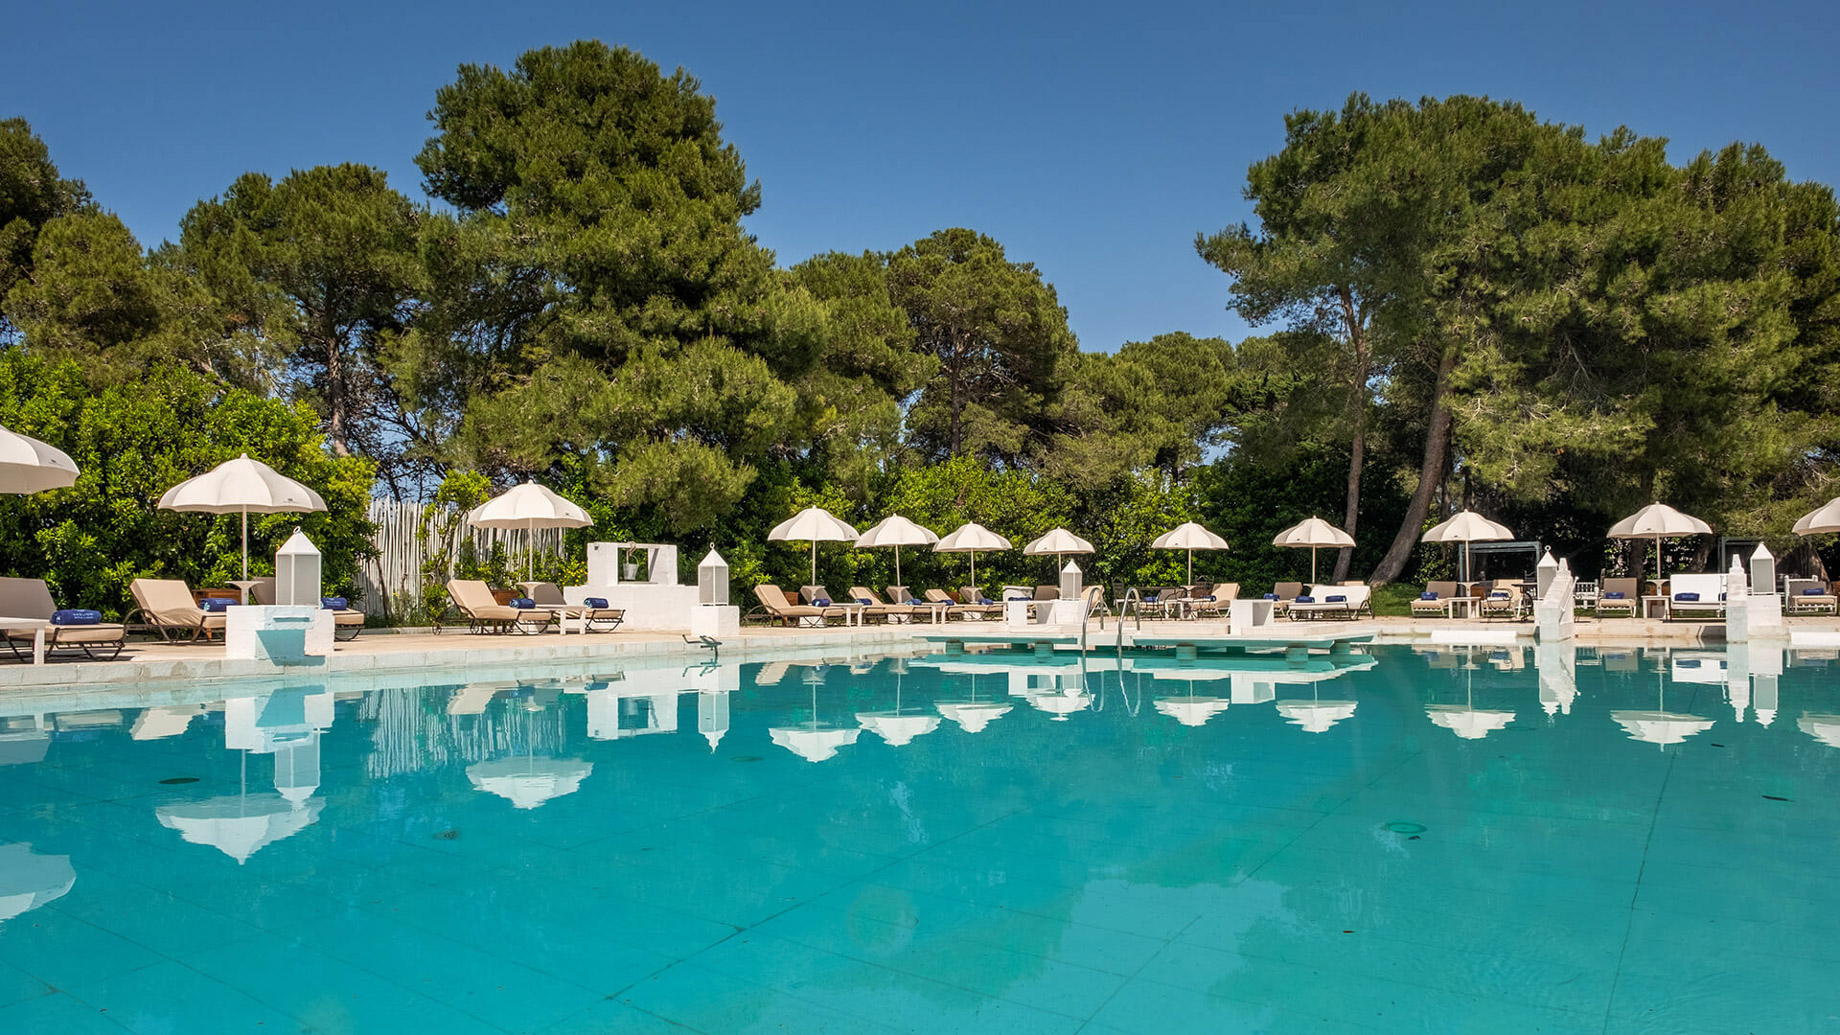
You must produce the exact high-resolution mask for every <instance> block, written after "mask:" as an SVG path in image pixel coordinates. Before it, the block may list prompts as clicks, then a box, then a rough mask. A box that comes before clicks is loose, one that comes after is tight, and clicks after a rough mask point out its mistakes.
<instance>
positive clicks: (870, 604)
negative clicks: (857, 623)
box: [856, 597, 875, 607]
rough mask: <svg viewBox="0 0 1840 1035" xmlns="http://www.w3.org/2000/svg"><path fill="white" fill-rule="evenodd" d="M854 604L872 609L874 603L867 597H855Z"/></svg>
mask: <svg viewBox="0 0 1840 1035" xmlns="http://www.w3.org/2000/svg"><path fill="white" fill-rule="evenodd" d="M856 602H857V603H859V604H861V605H862V606H864V607H873V606H874V605H875V601H873V600H870V599H869V598H868V597H857V598H856Z"/></svg>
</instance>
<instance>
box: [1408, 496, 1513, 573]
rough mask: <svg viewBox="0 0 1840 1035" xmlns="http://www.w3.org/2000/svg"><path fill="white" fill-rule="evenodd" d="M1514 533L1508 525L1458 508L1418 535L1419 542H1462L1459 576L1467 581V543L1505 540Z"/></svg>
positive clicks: (1510, 537)
mask: <svg viewBox="0 0 1840 1035" xmlns="http://www.w3.org/2000/svg"><path fill="white" fill-rule="evenodd" d="M1513 538H1514V533H1513V532H1510V531H1509V530H1508V526H1507V525H1504V524H1501V523H1499V522H1495V521H1490V520H1489V519H1488V518H1485V517H1483V516H1482V515H1481V514H1478V513H1476V512H1475V511H1473V510H1460V511H1458V512H1457V513H1455V514H1453V515H1451V516H1450V518H1449V519H1448V520H1445V521H1441V522H1439V523H1437V524H1435V525H1432V526H1431V527H1430V528H1429V529H1428V530H1426V532H1425V534H1424V535H1422V536H1419V537H1418V540H1419V542H1421V543H1462V544H1463V571H1462V573H1461V578H1462V580H1463V581H1465V582H1467V581H1469V544H1471V543H1493V542H1505V541H1506V540H1509V539H1513Z"/></svg>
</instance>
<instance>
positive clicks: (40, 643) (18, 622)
mask: <svg viewBox="0 0 1840 1035" xmlns="http://www.w3.org/2000/svg"><path fill="white" fill-rule="evenodd" d="M50 624H51V623H50V621H48V620H46V619H43V618H0V629H30V630H32V664H34V665H43V664H44V663H45V627H46V626H48V625H50Z"/></svg>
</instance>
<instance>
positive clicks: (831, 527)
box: [767, 507, 857, 585]
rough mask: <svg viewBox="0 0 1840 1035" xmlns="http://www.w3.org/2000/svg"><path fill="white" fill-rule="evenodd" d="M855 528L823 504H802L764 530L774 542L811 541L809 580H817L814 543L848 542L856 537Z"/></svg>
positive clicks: (816, 556) (816, 544) (816, 552)
mask: <svg viewBox="0 0 1840 1035" xmlns="http://www.w3.org/2000/svg"><path fill="white" fill-rule="evenodd" d="M856 536H857V532H856V529H854V528H852V527H851V526H850V525H849V523H848V522H846V521H844V520H843V519H841V518H839V517H837V516H836V515H835V514H832V513H831V512H830V511H828V510H825V509H824V508H823V507H806V508H805V509H804V510H801V511H799V512H798V513H797V514H794V515H792V516H791V517H789V518H787V519H786V520H784V521H781V522H780V523H779V524H777V525H774V526H773V531H771V532H768V533H767V538H768V539H772V540H775V541H777V542H787V541H796V542H804V541H806V540H810V541H811V581H812V584H813V585H816V584H817V582H818V544H819V543H821V542H824V543H848V542H855V541H856Z"/></svg>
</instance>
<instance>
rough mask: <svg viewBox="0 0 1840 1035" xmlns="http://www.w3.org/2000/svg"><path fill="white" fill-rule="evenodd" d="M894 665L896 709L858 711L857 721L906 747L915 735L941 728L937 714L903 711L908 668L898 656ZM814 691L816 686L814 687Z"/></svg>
mask: <svg viewBox="0 0 1840 1035" xmlns="http://www.w3.org/2000/svg"><path fill="white" fill-rule="evenodd" d="M893 666H894V711H891V712H857V713H856V721H857V722H860V723H862V728H863V729H866V730H869V731H871V732H873V733H874V734H875V735H876V736H878V737H880V738H882V740H884V741H886V742H887V744H888V746H890V747H904V746H905V745H907V744H909V743H911V742H912V741H913V739H914V738H915V737H919V736H924V735H926V734H928V733H931V732H933V731H934V730H936V729H938V728H939V716H937V715H906V714H903V713H902V711H901V673H902V672H904V671H905V670H906V668H907V665H906V663H905V661H904V660H903V659H901V658H896V659H894V661H893ZM813 689H814V692H815V691H816V688H813Z"/></svg>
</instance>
